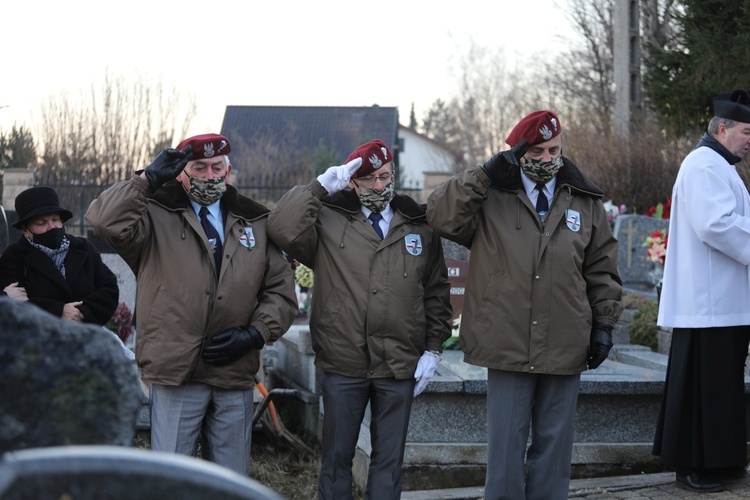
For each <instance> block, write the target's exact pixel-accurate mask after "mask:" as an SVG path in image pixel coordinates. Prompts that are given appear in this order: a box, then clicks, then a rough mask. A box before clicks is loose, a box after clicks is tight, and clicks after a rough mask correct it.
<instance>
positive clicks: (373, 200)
mask: <svg viewBox="0 0 750 500" xmlns="http://www.w3.org/2000/svg"><path fill="white" fill-rule="evenodd" d="M394 196H396V189H395V188H394V187H393V183H392V182H391V183H389V184H388V185H386V186H385V188H383V190H382V191H375V190H374V189H371V188H366V187H360V188H359V202H360V203H361V204H362V205H363V206H365V207H367V208H369V209H370V210H372V211H373V212H382V211H383V209H384V208H385V207H386V206H388V204H389V203H390V202H391V200H392V199H393V197H394Z"/></svg>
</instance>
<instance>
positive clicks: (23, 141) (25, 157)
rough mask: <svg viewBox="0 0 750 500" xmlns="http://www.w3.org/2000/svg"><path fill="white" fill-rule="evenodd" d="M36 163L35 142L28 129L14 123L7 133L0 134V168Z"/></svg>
mask: <svg viewBox="0 0 750 500" xmlns="http://www.w3.org/2000/svg"><path fill="white" fill-rule="evenodd" d="M36 165H37V155H36V144H35V142H34V136H33V135H32V134H31V131H30V130H29V129H27V128H25V127H16V126H15V125H14V126H13V128H12V129H11V131H10V133H9V134H0V170H2V169H6V168H34V167H36Z"/></svg>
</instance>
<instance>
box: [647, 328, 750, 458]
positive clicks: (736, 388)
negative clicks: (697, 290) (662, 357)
mask: <svg viewBox="0 0 750 500" xmlns="http://www.w3.org/2000/svg"><path fill="white" fill-rule="evenodd" d="M749 341H750V326H731V327H721V328H675V329H674V330H673V332H672V345H671V347H670V352H669V365H668V367H667V378H666V383H665V386H664V395H663V398H662V403H661V410H660V411H659V420H658V422H657V426H656V437H655V438H654V447H653V454H654V455H658V456H660V457H661V463H662V464H663V465H669V466H675V467H684V468H691V469H718V468H725V467H745V466H746V465H747V421H746V401H745V377H744V374H745V359H746V358H747V350H748V342H749Z"/></svg>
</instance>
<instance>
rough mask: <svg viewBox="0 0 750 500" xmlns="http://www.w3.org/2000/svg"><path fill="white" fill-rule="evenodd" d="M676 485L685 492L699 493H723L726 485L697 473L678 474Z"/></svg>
mask: <svg viewBox="0 0 750 500" xmlns="http://www.w3.org/2000/svg"><path fill="white" fill-rule="evenodd" d="M675 477H676V479H675V480H676V483H677V487H678V488H682V489H683V490H690V491H695V492H698V493H714V492H716V491H723V490H724V485H723V484H721V483H720V482H718V481H716V480H714V479H712V478H710V477H708V476H704V475H703V474H699V473H697V472H691V473H690V474H685V475H682V474H676V475H675Z"/></svg>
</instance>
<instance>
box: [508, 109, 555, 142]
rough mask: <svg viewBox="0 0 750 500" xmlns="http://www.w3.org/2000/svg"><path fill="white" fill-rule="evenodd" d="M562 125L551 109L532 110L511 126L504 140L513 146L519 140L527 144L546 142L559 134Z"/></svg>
mask: <svg viewBox="0 0 750 500" xmlns="http://www.w3.org/2000/svg"><path fill="white" fill-rule="evenodd" d="M560 132H562V125H560V119H559V118H558V117H557V115H556V114H555V113H553V112H552V111H546V110H543V111H534V112H533V113H531V114H529V115H526V116H525V117H524V118H523V119H522V120H521V121H520V122H518V123H517V124H516V126H515V127H513V130H511V131H510V134H508V138H507V139H505V142H506V143H507V144H508V146H510V147H514V146H515V145H516V144H518V143H519V142H521V141H526V142H528V143H529V146H533V145H534V144H539V143H541V142H546V141H549V140H550V139H552V138H553V137H556V136H558V135H560Z"/></svg>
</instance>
